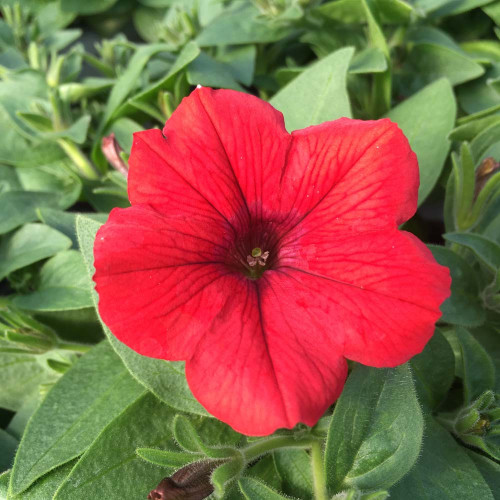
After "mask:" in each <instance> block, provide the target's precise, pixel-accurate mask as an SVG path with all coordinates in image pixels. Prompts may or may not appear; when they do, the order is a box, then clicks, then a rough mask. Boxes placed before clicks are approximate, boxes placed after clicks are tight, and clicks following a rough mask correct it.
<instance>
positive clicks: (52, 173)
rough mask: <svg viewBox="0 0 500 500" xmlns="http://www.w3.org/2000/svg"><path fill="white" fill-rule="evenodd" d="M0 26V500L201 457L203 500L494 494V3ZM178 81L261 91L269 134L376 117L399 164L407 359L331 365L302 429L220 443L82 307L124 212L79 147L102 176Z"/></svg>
mask: <svg viewBox="0 0 500 500" xmlns="http://www.w3.org/2000/svg"><path fill="white" fill-rule="evenodd" d="M1 13H2V17H1V18H0V133H1V140H0V293H1V294H2V295H1V297H0V381H1V383H0V408H1V409H0V424H1V425H0V427H1V428H0V472H1V471H6V472H5V473H4V474H3V475H1V476H0V498H2V499H6V498H9V499H20V498H23V499H26V500H35V499H37V500H38V499H39V500H46V499H50V498H55V499H57V500H66V499H68V500H69V499H70V498H71V499H72V500H74V499H82V500H83V499H89V498H91V499H93V498H107V499H117V500H118V499H123V498H127V499H138V500H139V499H144V498H146V496H147V494H148V492H149V491H150V490H151V489H152V488H154V487H155V486H156V484H157V483H158V482H159V481H160V480H161V479H162V478H163V477H165V476H168V475H170V474H171V473H172V472H173V471H175V470H176V469H178V468H179V467H180V466H183V465H185V464H187V463H190V462H192V461H194V460H212V461H213V462H212V463H213V464H215V465H219V467H218V468H216V469H215V471H214V472H213V474H212V477H211V481H212V484H213V485H214V487H215V492H214V493H213V496H214V497H217V498H221V497H222V498H227V499H233V498H234V499H237V498H248V499H252V500H253V499H279V498H284V497H285V496H287V497H290V496H293V497H295V498H301V499H311V498H318V499H319V498H326V496H324V495H323V493H322V492H321V488H322V487H321V482H322V481H324V482H325V484H326V489H327V492H328V493H327V495H328V498H330V497H331V496H332V495H337V496H336V497H335V498H346V499H347V498H349V499H359V498H363V499H372V500H373V499H383V498H386V497H387V495H390V497H391V498H393V499H408V498H415V499H442V498H455V499H469V498H477V499H485V500H490V499H497V498H500V465H499V464H500V462H499V461H500V437H499V435H500V426H499V425H498V423H499V420H500V405H499V399H498V396H497V392H499V391H500V342H499V334H500V332H499V329H500V328H499V327H500V295H499V291H500V278H499V268H500V172H499V165H498V163H497V160H498V159H500V41H499V37H500V1H498V0H406V1H405V0H333V1H311V0H309V1H308V0H225V1H224V0H198V1H196V0H184V1H181V0H119V1H117V0H86V1H85V2H82V1H80V0H22V1H13V0H2V2H1ZM197 84H201V85H205V86H212V87H223V88H231V89H236V90H240V91H245V92H250V93H253V94H255V95H258V96H260V97H261V98H263V99H268V100H270V102H271V103H272V104H273V105H274V106H275V107H276V108H278V109H280V110H281V111H282V112H283V113H284V115H285V120H286V124H287V127H288V129H289V130H293V129H297V128H303V127H305V126H308V125H311V124H316V123H320V122H323V121H326V120H332V119H335V118H338V117H340V116H352V117H355V118H361V119H376V118H379V117H382V116H388V117H389V118H391V119H392V120H394V121H396V122H397V123H398V124H399V126H400V127H401V128H402V129H403V131H404V132H405V134H406V135H407V137H408V138H409V140H410V143H411V145H412V147H413V149H414V150H415V152H416V153H417V156H418V159H419V164H420V169H421V186H420V191H419V210H418V212H417V215H416V216H415V217H414V218H413V219H412V220H411V221H409V222H408V223H407V224H405V229H406V230H409V231H412V232H414V233H415V234H417V235H418V236H419V237H420V238H421V239H423V240H424V241H425V242H426V243H428V244H429V246H430V248H431V250H432V251H433V253H434V255H435V257H436V259H437V260H438V261H439V262H440V263H441V264H444V265H447V266H449V267H450V270H451V274H452V278H453V285H452V296H451V298H450V299H449V300H448V301H447V302H446V303H445V304H444V305H443V307H442V311H443V317H442V319H441V321H440V323H439V325H438V328H437V330H436V334H435V335H434V337H433V339H432V340H431V342H430V343H429V344H428V346H427V347H426V349H425V350H424V352H423V353H422V354H420V355H418V356H416V357H415V358H414V359H413V360H412V361H411V362H410V363H408V364H406V365H404V366H402V367H398V368H395V369H387V370H377V369H373V368H367V367H363V366H360V365H355V364H354V363H353V364H352V366H351V369H352V371H351V375H350V376H349V379H348V382H347V385H346V387H345V390H344V392H343V394H342V396H341V398H340V399H339V401H338V402H337V404H336V405H335V406H334V408H332V409H331V410H330V411H329V412H328V413H327V414H326V415H325V417H324V418H323V419H321V420H320V422H319V423H318V425H317V426H316V427H314V428H313V429H309V428H307V427H305V426H298V427H297V428H296V429H295V430H294V431H279V432H278V433H276V434H275V435H274V436H271V437H270V438H267V439H264V440H254V439H249V438H245V437H244V436H241V435H239V434H237V433H235V432H234V431H232V430H231V429H230V428H228V427H227V426H225V425H224V424H221V423H220V422H217V421H216V420H214V419H212V418H210V416H208V415H207V414H206V412H205V410H204V409H203V408H202V407H201V406H200V405H199V404H198V403H197V401H196V400H194V399H193V397H192V395H191V393H190V392H189V389H188V388H187V385H186V382H185V378H184V373H183V365H182V363H179V362H175V363H174V362H164V361H160V360H153V359H148V358H143V357H141V356H139V355H137V354H136V353H134V352H133V351H131V350H130V349H128V348H127V347H125V346H124V345H122V344H120V343H119V342H118V341H117V340H115V339H114V337H112V336H111V335H110V333H109V331H107V329H106V328H105V327H102V325H100V323H99V319H98V317H97V315H96V312H95V308H94V303H95V295H94V292H93V288H92V285H91V281H90V276H91V274H92V266H93V262H92V244H93V238H94V235H95V232H96V230H97V228H98V227H99V225H100V224H101V223H102V222H104V221H105V220H106V217H107V213H108V212H109V210H110V209H111V208H113V207H115V206H121V207H124V206H127V205H128V200H127V195H126V178H125V176H124V175H123V173H122V172H121V171H120V169H118V170H117V169H116V168H114V167H113V165H111V164H110V163H109V162H108V160H107V159H106V157H105V155H104V154H103V152H102V149H101V143H102V139H103V137H105V136H109V135H110V134H111V133H114V134H115V137H116V140H117V142H118V143H119V145H120V147H121V148H122V149H123V151H122V152H121V156H119V158H120V159H121V163H120V161H119V160H116V159H115V161H114V164H115V166H116V165H119V166H121V170H123V166H125V167H126V162H127V156H128V154H129V152H130V147H131V140H132V133H133V132H134V131H137V130H142V129H144V128H151V127H161V126H162V125H163V123H164V122H165V120H167V119H168V117H169V116H170V115H171V113H172V111H173V110H174V109H175V108H176V106H177V105H178V104H179V103H180V101H181V99H182V98H183V97H185V96H186V95H188V94H189V92H190V91H191V89H192V88H193V86H195V85H197ZM103 332H104V333H103ZM16 450H17V452H16ZM311 464H312V465H311ZM318 484H319V486H318ZM322 495H323V496H322ZM186 498H189V497H186Z"/></svg>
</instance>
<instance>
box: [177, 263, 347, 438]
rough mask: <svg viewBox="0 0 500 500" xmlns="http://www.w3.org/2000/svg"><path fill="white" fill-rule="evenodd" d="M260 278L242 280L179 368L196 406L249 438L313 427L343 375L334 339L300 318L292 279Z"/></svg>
mask: <svg viewBox="0 0 500 500" xmlns="http://www.w3.org/2000/svg"><path fill="white" fill-rule="evenodd" d="M264 276H265V278H262V279H260V280H255V281H251V280H248V279H246V278H241V283H240V285H241V287H240V289H239V290H238V292H233V295H232V297H231V299H230V301H228V303H227V304H226V307H227V310H226V311H224V314H221V315H220V316H219V317H217V318H215V320H214V322H213V323H212V325H211V327H210V331H209V332H207V334H206V335H204V336H203V338H202V339H201V340H200V342H199V344H198V346H197V350H196V353H195V354H194V356H193V357H192V358H191V359H190V360H188V362H187V363H186V375H187V380H188V383H189V386H190V387H191V390H192V391H193V394H194V395H195V397H196V398H197V399H198V400H199V401H200V402H201V404H202V405H203V406H205V408H206V409H207V410H208V411H209V412H210V413H211V414H212V415H214V416H215V417H217V418H219V419H220V420H222V421H223V422H226V423H228V424H229V425H231V426H232V427H234V428H235V429H236V430H237V431H239V432H242V433H244V434H248V435H255V436H257V435H267V434H271V433H272V432H274V431H275V430H276V429H277V428H281V427H286V428H292V427H294V426H295V425H296V424H297V423H299V422H303V423H306V424H307V425H314V424H315V423H316V422H317V420H318V419H319V418H320V417H321V416H322V415H323V413H324V412H325V410H326V409H327V408H328V406H330V405H331V404H332V403H333V402H334V401H335V400H336V399H337V397H338V396H339V395H340V392H341V390H342V387H343V385H344V381H345V378H346V375H347V363H346V362H345V359H344V358H343V357H342V356H341V355H339V351H338V349H336V345H337V344H336V343H335V341H334V339H325V338H324V336H323V333H322V332H323V329H319V330H317V329H315V326H316V325H315V324H310V323H308V321H307V320H306V321H304V315H303V314H302V311H303V307H302V306H298V305H297V304H296V298H295V296H294V294H295V291H294V289H293V282H292V280H290V279H289V278H288V277H287V276H285V275H283V274H281V273H274V272H272V271H270V272H268V273H265V274H264ZM310 301H316V298H313V297H310ZM290 308H292V309H291V310H290Z"/></svg>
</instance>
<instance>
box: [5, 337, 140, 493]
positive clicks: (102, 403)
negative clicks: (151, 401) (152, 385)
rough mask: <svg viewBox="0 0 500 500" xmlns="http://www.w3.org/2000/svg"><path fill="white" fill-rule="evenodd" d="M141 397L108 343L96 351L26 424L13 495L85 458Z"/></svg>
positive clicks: (61, 382)
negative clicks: (70, 462) (52, 471)
mask: <svg viewBox="0 0 500 500" xmlns="http://www.w3.org/2000/svg"><path fill="white" fill-rule="evenodd" d="M143 394H144V388H143V387H142V386H141V385H139V384H138V383H137V382H136V381H135V380H134V379H133V378H132V377H130V375H129V374H128V372H127V370H126V368H125V367H124V366H123V364H122V362H121V360H120V359H119V358H118V356H116V354H115V353H114V351H113V350H112V349H111V348H110V346H109V345H108V344H107V343H102V344H100V345H98V346H97V347H95V348H94V349H92V350H91V351H90V352H88V353H87V354H86V355H85V356H83V357H82V358H81V359H80V360H79V361H78V362H77V363H75V365H74V366H73V367H72V368H71V369H70V370H68V371H67V372H66V374H65V375H64V376H63V377H62V378H61V379H60V380H59V381H58V382H57V384H56V385H55V386H54V387H53V388H52V390H51V391H50V392H49V394H48V395H47V397H46V398H45V400H44V401H43V402H42V404H41V405H40V407H39V408H38V409H37V410H36V412H35V413H34V415H33V417H32V418H31V420H30V422H29V423H28V427H27V428H26V431H25V433H24V435H23V438H22V440H21V445H20V447H19V451H18V454H17V456H16V462H15V465H14V468H13V471H12V477H11V484H10V488H11V490H12V492H13V493H14V494H19V493H21V492H22V491H24V490H25V489H26V488H28V486H29V485H30V484H32V483H33V482H34V481H35V480H36V479H38V478H39V477H41V476H43V475H44V474H45V473H47V472H48V471H50V470H52V469H53V468H55V467H57V466H59V465H61V464H64V463H65V462H68V461H69V460H72V459H73V458H75V457H77V456H78V455H80V454H82V453H83V452H84V451H85V450H86V449H87V447H88V446H89V445H90V444H91V443H92V442H93V441H94V440H95V438H96V437H97V436H98V435H99V433H100V432H101V431H102V429H104V428H105V427H106V426H107V425H108V424H109V423H110V422H111V421H112V420H113V419H114V418H116V416H117V415H119V414H120V413H121V412H122V411H123V410H124V409H125V408H126V407H128V406H129V405H130V404H131V403H133V402H134V401H136V400H137V399H138V398H140V397H141V396H142V395H143Z"/></svg>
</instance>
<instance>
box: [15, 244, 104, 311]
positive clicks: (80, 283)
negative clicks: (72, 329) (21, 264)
mask: <svg viewBox="0 0 500 500" xmlns="http://www.w3.org/2000/svg"><path fill="white" fill-rule="evenodd" d="M39 276H40V278H39V284H38V287H37V290H36V291H34V292H32V293H29V294H26V295H20V296H17V297H15V298H14V299H13V303H14V305H16V306H17V307H21V308H23V309H30V310H32V311H63V310H72V309H83V308H85V307H92V306H93V305H94V303H93V301H92V296H91V294H90V290H89V288H88V277H87V269H86V267H85V263H84V262H83V258H82V255H81V253H80V252H77V251H76V250H67V251H65V252H59V253H58V254H57V255H55V256H54V257H52V258H51V259H49V260H48V261H47V262H46V263H45V264H44V265H43V267H42V269H41V271H40V275H39Z"/></svg>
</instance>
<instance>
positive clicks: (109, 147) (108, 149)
mask: <svg viewBox="0 0 500 500" xmlns="http://www.w3.org/2000/svg"><path fill="white" fill-rule="evenodd" d="M101 149H102V152H103V153H104V156H105V157H106V159H107V160H108V162H109V163H110V165H111V166H112V167H113V168H114V169H116V170H117V171H118V172H120V173H121V174H123V176H124V177H127V176H128V165H127V164H126V163H125V161H124V160H123V158H122V155H121V153H122V152H123V149H122V147H121V146H120V145H119V144H118V141H117V140H116V137H115V133H114V132H112V133H111V134H109V135H107V136H105V137H103V138H102V141H101Z"/></svg>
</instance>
